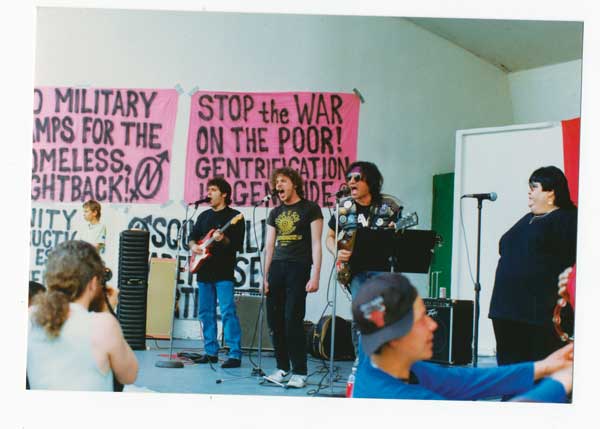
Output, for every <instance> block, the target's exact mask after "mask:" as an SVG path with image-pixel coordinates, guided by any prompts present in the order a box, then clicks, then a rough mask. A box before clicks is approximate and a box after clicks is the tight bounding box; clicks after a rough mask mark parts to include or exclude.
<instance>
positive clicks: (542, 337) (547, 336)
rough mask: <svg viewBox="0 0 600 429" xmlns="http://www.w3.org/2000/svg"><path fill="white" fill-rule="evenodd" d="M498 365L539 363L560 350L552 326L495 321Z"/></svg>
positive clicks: (559, 342)
mask: <svg viewBox="0 0 600 429" xmlns="http://www.w3.org/2000/svg"><path fill="white" fill-rule="evenodd" d="M492 323H493V325H494V335H495V336H496V360H497V362H498V365H508V364H511V363H517V362H528V361H537V360H540V359H544V358H545V357H546V356H548V355H549V354H550V353H552V352H553V351H555V350H558V349H559V348H561V347H562V346H563V345H565V344H566V343H563V342H562V341H560V339H559V338H558V336H557V335H556V334H555V333H554V329H552V326H549V325H548V326H537V325H530V324H528V323H523V322H515V321H512V320H500V319H493V320H492Z"/></svg>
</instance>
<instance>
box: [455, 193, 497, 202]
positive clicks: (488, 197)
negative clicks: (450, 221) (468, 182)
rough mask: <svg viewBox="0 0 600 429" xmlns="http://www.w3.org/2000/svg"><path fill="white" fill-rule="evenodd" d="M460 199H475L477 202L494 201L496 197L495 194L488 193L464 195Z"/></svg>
mask: <svg viewBox="0 0 600 429" xmlns="http://www.w3.org/2000/svg"><path fill="white" fill-rule="evenodd" d="M461 198H477V199H478V200H490V201H496V198H498V195H497V194H496V193H495V192H490V193H489V194H465V195H463V196H462V197H461Z"/></svg>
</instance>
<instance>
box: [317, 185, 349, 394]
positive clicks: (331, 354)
mask: <svg viewBox="0 0 600 429" xmlns="http://www.w3.org/2000/svg"><path fill="white" fill-rule="evenodd" d="M341 198H343V197H337V196H336V199H335V255H334V261H333V264H334V266H335V263H336V261H337V254H338V232H339V217H340V216H339V214H340V199H341ZM338 286H339V287H343V286H342V284H341V283H340V282H339V280H338V278H337V275H336V281H335V286H334V288H333V306H332V309H331V345H330V347H329V393H319V394H318V395H319V396H328V397H344V394H343V393H335V392H334V391H333V358H334V352H335V321H336V305H337V288H338Z"/></svg>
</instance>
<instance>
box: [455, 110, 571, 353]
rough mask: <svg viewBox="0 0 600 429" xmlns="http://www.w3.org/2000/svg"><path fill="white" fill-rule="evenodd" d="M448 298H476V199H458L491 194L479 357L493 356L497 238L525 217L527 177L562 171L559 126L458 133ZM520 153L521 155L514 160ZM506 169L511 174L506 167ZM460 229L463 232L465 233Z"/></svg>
mask: <svg viewBox="0 0 600 429" xmlns="http://www.w3.org/2000/svg"><path fill="white" fill-rule="evenodd" d="M456 140H457V142H456V174H455V177H454V201H455V202H456V203H455V205H454V216H453V219H454V224H453V230H452V231H453V240H452V256H453V257H452V295H453V296H452V297H453V298H458V299H468V300H474V299H475V292H474V283H475V276H476V268H477V266H476V263H477V200H475V199H473V198H465V199H463V200H461V199H460V196H461V195H464V194H467V193H468V194H470V193H480V192H489V191H492V190H493V191H494V192H496V193H497V194H498V199H497V200H496V201H494V202H491V201H484V202H483V204H482V212H481V260H480V268H481V270H480V284H481V292H480V300H479V301H480V316H479V345H478V351H479V354H480V355H493V354H495V348H496V340H495V337H494V331H493V327H492V323H491V320H490V319H489V318H488V314H489V307H490V301H491V298H492V291H493V288H494V279H495V275H496V267H497V266H498V259H499V257H500V255H499V253H498V251H499V248H498V247H499V246H498V243H499V242H500V238H501V237H502V235H503V234H504V233H505V232H506V231H508V230H509V229H510V228H511V227H512V226H513V225H514V224H515V223H516V222H517V221H518V220H519V219H520V218H521V217H522V216H523V215H525V213H528V212H529V208H528V207H527V191H528V190H529V188H528V184H527V179H528V178H529V175H531V173H532V172H533V171H534V170H535V169H536V168H539V167H540V166H542V165H556V166H558V167H561V168H563V165H564V160H563V144H562V127H561V125H560V122H544V123H539V124H529V125H515V126H510V127H499V128H484V129H477V130H462V131H458V132H457V133H456ZM515 154H519V156H515ZM507 165H510V174H506V172H507V171H506V166H507ZM463 228H464V230H463Z"/></svg>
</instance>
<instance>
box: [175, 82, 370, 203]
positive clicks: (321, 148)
mask: <svg viewBox="0 0 600 429" xmlns="http://www.w3.org/2000/svg"><path fill="white" fill-rule="evenodd" d="M359 102H360V100H359V99H358V97H357V96H356V95H354V94H346V93H310V92H280V93H241V92H208V91H198V92H196V93H195V94H194V95H193V96H192V99H191V108H190V126H189V131H188V145H187V158H186V179H185V200H186V202H188V203H191V202H193V201H196V200H198V199H201V198H204V197H205V195H206V184H207V182H208V181H209V180H210V179H211V178H212V177H214V176H224V177H225V178H226V179H227V180H228V182H229V183H230V184H231V186H232V195H231V198H232V201H233V205H236V206H250V205H254V204H256V203H257V202H259V201H260V200H261V199H262V198H263V197H264V196H265V195H267V193H268V192H269V190H270V187H269V177H270V175H271V172H272V171H273V170H275V169H277V168H280V167H291V168H294V169H297V170H298V171H299V172H300V175H301V176H302V178H303V179H304V182H305V184H304V186H305V189H304V191H305V192H304V194H305V196H306V198H308V199H310V200H313V201H315V202H317V203H318V204H319V205H320V206H322V207H330V206H332V205H333V204H334V199H333V198H332V195H334V194H335V193H336V191H337V190H338V189H339V186H340V185H341V184H342V183H343V181H344V172H345V171H346V167H347V166H348V165H349V164H350V163H351V162H353V161H354V160H355V159H356V145H357V138H358V112H359Z"/></svg>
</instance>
